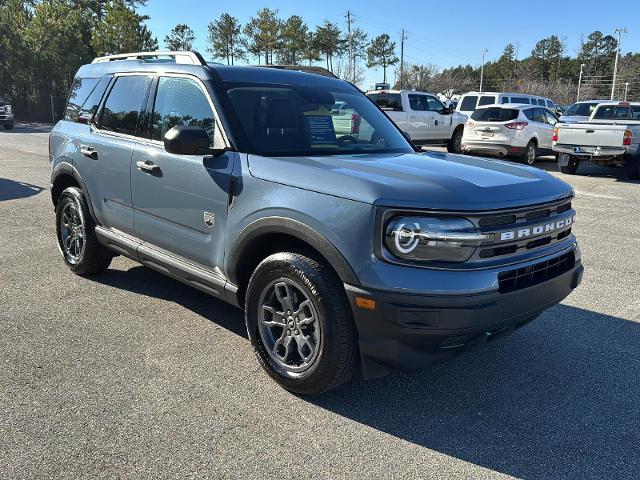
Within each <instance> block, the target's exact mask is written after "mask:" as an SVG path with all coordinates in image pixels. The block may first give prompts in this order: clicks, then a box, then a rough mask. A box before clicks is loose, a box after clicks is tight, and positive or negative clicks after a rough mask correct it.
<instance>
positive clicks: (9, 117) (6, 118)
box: [0, 113, 14, 126]
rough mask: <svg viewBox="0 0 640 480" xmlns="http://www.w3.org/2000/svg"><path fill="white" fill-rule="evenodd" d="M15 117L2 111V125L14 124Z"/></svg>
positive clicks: (0, 122) (0, 115)
mask: <svg viewBox="0 0 640 480" xmlns="http://www.w3.org/2000/svg"><path fill="white" fill-rule="evenodd" d="M13 122H14V118H13V115H8V114H4V113H0V125H2V126H4V125H13Z"/></svg>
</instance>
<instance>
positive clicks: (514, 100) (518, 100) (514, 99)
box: [511, 97, 531, 104]
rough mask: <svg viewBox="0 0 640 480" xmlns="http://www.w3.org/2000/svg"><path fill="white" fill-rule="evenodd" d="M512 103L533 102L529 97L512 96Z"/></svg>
mask: <svg viewBox="0 0 640 480" xmlns="http://www.w3.org/2000/svg"><path fill="white" fill-rule="evenodd" d="M511 103H524V104H527V103H531V102H530V101H529V99H528V98H527V97H511Z"/></svg>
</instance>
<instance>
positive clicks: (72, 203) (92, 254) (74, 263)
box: [56, 187, 113, 276]
mask: <svg viewBox="0 0 640 480" xmlns="http://www.w3.org/2000/svg"><path fill="white" fill-rule="evenodd" d="M69 209H74V212H77V215H78V217H79V218H80V220H81V225H82V227H81V228H79V229H78V231H81V232H82V235H83V236H82V248H80V249H79V251H78V255H77V256H74V255H72V253H71V252H70V251H69V250H68V249H67V248H66V247H65V245H64V244H63V236H64V235H63V228H64V227H63V223H62V221H63V217H64V215H65V214H67V213H68V212H69ZM94 228H95V223H94V222H93V218H92V217H91V214H90V212H89V208H88V207H87V202H86V201H85V198H84V195H83V194H82V190H80V189H78V188H76V187H69V188H67V189H65V190H64V191H63V192H62V194H61V195H60V198H59V199H58V204H57V205H56V233H57V239H58V246H59V248H60V251H61V252H62V257H63V258H64V262H65V263H66V264H67V266H68V267H69V269H71V271H72V272H74V273H76V274H77V275H83V276H84V275H94V274H97V273H101V272H104V271H105V270H106V269H107V268H109V264H110V263H111V260H112V259H113V255H112V254H111V253H110V252H109V251H108V250H107V249H105V248H104V247H103V246H102V245H100V243H98V239H97V238H96V235H95V232H94Z"/></svg>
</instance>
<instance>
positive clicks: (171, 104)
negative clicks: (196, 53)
mask: <svg viewBox="0 0 640 480" xmlns="http://www.w3.org/2000/svg"><path fill="white" fill-rule="evenodd" d="M176 126H185V127H201V128H204V129H205V130H206V131H207V133H208V134H209V138H210V139H211V142H213V138H214V130H215V115H214V114H213V110H212V109H211V105H210V104H209V99H208V97H207V96H206V94H205V93H204V91H203V90H202V88H201V87H200V85H199V84H198V82H196V81H195V80H192V79H190V78H180V77H161V78H160V80H159V81H158V92H157V94H156V100H155V103H154V107H153V118H152V127H151V138H152V139H153V140H162V139H163V138H164V135H165V133H167V131H169V130H170V129H172V128H173V127H176Z"/></svg>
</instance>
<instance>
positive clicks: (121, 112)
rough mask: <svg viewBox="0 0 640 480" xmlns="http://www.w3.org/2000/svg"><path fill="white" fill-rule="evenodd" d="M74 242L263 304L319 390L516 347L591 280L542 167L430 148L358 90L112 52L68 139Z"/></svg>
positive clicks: (56, 186)
mask: <svg viewBox="0 0 640 480" xmlns="http://www.w3.org/2000/svg"><path fill="white" fill-rule="evenodd" d="M50 161H51V163H52V176H51V194H52V199H53V204H54V206H55V212H56V229H57V236H58V245H59V247H60V250H61V252H62V255H63V258H64V261H65V262H66V264H67V265H68V267H69V268H70V269H71V270H72V271H73V272H75V273H77V274H79V275H93V274H98V273H100V272H102V271H104V270H105V269H106V268H107V267H108V266H109V264H110V262H111V259H112V258H113V257H114V256H116V255H124V256H127V257H129V258H131V259H133V260H135V261H136V262H140V263H142V264H143V265H146V266H148V267H149V268H152V269H154V270H157V271H159V272H162V273H164V274H166V275H169V276H171V277H173V278H175V279H177V280H180V281H182V282H185V283H187V284H189V285H192V286H193V287H196V288H198V289H200V290H202V291H204V292H207V293H208V294H210V295H212V296H214V297H216V298H218V299H221V300H224V301H226V302H230V303H232V304H234V305H237V306H238V307H241V308H243V309H244V311H245V318H246V327H247V332H248V336H249V339H250V341H251V344H252V346H253V348H254V350H255V353H256V356H257V358H258V360H259V362H260V363H261V365H262V366H263V367H264V369H265V370H266V372H267V373H268V374H269V375H270V376H271V377H273V378H274V379H275V380H276V381H277V382H278V383H280V384H281V385H282V386H284V387H285V388H287V389H289V390H291V391H294V392H297V393H302V394H314V393H321V392H324V391H327V390H329V389H331V388H334V387H336V386H338V385H340V384H341V383H343V382H345V381H347V380H348V379H349V378H350V377H351V376H352V374H353V373H354V372H355V371H357V370H358V368H360V369H361V371H362V373H363V375H364V377H365V378H372V377H376V376H381V375H384V374H386V373H388V372H389V371H390V370H391V369H404V370H407V369H416V368H420V367H423V366H425V365H428V364H431V363H434V362H438V361H442V360H445V359H448V358H451V357H452V356H454V355H456V354H457V353H458V352H460V351H463V350H465V349H467V348H469V347H471V346H474V345H478V344H480V343H483V342H486V341H489V340H492V339H494V338H498V337H499V336H501V335H503V334H506V333H509V332H511V331H513V330H514V329H516V328H519V327H521V326H522V325H524V324H526V323H527V322H529V321H531V320H533V319H534V318H536V317H537V316H538V315H540V313H541V312H542V311H544V310H545V309H547V308H549V307H550V306H552V305H554V304H556V303H558V302H560V301H561V300H562V299H563V298H565V297H566V296H567V295H568V294H569V293H570V292H571V291H572V289H574V288H575V287H576V286H577V285H578V284H579V283H580V281H581V278H582V271H583V267H582V263H581V258H580V257H581V256H580V250H579V248H578V245H577V243H576V239H575V237H574V235H573V234H572V232H571V229H572V226H573V222H574V216H575V211H574V209H573V208H572V205H571V201H572V197H573V191H572V189H571V187H569V186H568V185H567V184H565V183H564V182H562V181H560V180H558V179H557V178H555V177H553V176H551V175H549V174H547V173H545V172H543V171H540V170H537V169H535V168H531V167H525V166H518V165H513V164H510V163H505V162H501V161H497V160H488V159H483V158H472V157H467V156H462V155H450V154H444V153H442V154H440V153H422V152H417V151H416V150H415V149H414V147H413V145H412V144H411V143H410V142H409V141H408V140H407V139H406V136H405V135H404V134H403V132H402V131H400V130H399V129H398V128H397V127H396V126H395V125H394V124H393V123H392V122H391V121H390V120H389V118H388V117H387V116H386V115H385V113H384V112H383V111H381V110H380V109H379V108H378V107H377V106H376V105H375V104H374V103H373V102H372V101H370V100H369V99H368V98H367V97H366V96H365V95H364V94H363V93H361V92H360V91H359V90H358V89H357V88H356V87H355V86H353V85H351V84H349V83H347V82H344V81H341V80H339V79H337V78H331V77H330V76H326V75H319V74H314V73H308V72H300V71H292V70H291V69H279V68H261V67H239V66H235V67H233V66H222V65H210V64H207V63H206V62H205V61H204V60H203V59H202V57H201V56H200V55H198V54H197V53H194V52H182V53H176V52H173V53H155V54H129V55H116V56H109V57H101V58H97V59H96V60H94V62H93V63H92V64H90V65H85V66H83V67H82V68H80V70H79V71H78V73H77V75H76V78H75V81H74V83H73V86H72V89H71V94H70V97H69V101H68V105H67V108H66V112H65V117H64V119H63V120H61V121H60V122H59V123H58V124H57V125H56V126H55V128H54V129H53V131H52V133H51V138H50Z"/></svg>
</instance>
